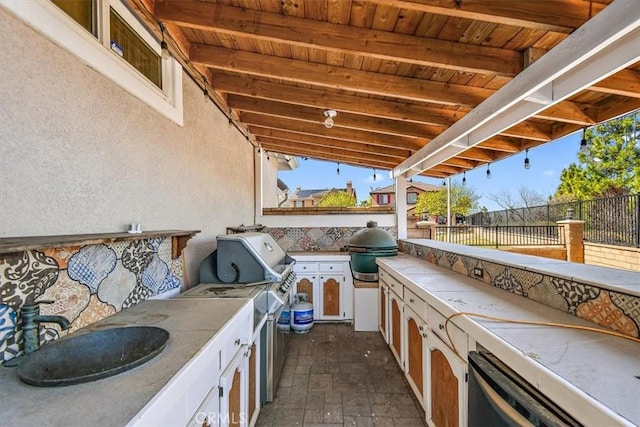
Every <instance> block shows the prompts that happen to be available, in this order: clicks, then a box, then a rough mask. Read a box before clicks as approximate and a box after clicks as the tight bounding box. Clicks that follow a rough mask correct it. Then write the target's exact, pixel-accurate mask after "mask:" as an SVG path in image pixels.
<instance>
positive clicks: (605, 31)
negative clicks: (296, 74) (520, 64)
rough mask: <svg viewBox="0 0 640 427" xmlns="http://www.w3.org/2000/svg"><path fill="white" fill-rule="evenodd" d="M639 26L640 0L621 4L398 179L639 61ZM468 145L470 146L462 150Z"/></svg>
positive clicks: (417, 157) (412, 161) (416, 158)
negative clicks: (639, 0)
mask: <svg viewBox="0 0 640 427" xmlns="http://www.w3.org/2000/svg"><path fill="white" fill-rule="evenodd" d="M639 28H640V7H638V1H637V0H616V1H615V2H613V3H612V4H610V5H609V6H607V7H606V8H605V9H604V10H603V11H602V12H600V13H599V14H598V15H596V16H595V17H594V18H593V19H591V20H589V21H588V22H586V23H585V24H584V25H583V26H582V27H580V28H578V29H577V30H576V31H575V32H574V33H573V34H571V35H570V36H569V37H567V38H566V39H565V40H564V41H562V42H561V43H560V44H558V45H557V46H556V47H555V48H554V49H552V50H551V51H549V52H548V53H547V54H546V55H544V56H542V57H541V58H540V59H539V60H538V61H536V62H535V63H533V64H532V65H531V66H530V67H528V68H526V69H525V70H523V71H522V72H521V73H520V74H518V75H517V76H516V77H515V78H514V79H513V80H511V81H510V82H509V83H507V84H506V85H505V86H504V87H502V88H501V89H499V90H498V91H496V92H495V93H494V94H493V95H492V96H491V97H489V98H487V99H486V100H484V101H483V102H482V103H481V104H480V105H478V106H477V107H476V108H474V109H473V110H472V111H471V112H469V113H468V114H467V115H466V116H464V117H463V118H462V119H460V120H459V121H457V122H456V123H454V124H453V125H452V126H451V127H450V128H448V129H447V130H445V131H444V132H443V133H442V134H440V135H439V136H438V137H436V138H435V139H433V140H432V141H431V142H430V143H429V144H427V145H426V146H425V147H423V148H421V149H420V150H419V151H418V152H416V153H415V154H413V155H412V156H411V157H409V158H408V159H407V160H405V161H404V162H402V163H400V164H399V165H398V166H397V167H396V168H395V169H394V170H393V174H394V176H399V175H403V174H404V175H405V176H407V177H408V176H412V175H415V174H416V173H419V172H421V171H424V170H426V169H428V168H430V167H432V166H435V165H436V164H438V163H440V162H442V161H444V160H446V159H448V158H451V157H454V156H456V155H457V154H459V153H460V152H462V151H464V150H465V149H466V148H469V147H472V146H475V145H477V144H479V143H481V142H482V141H484V140H486V139H488V138H490V137H492V136H494V135H496V134H498V133H500V132H502V131H503V130H505V129H508V128H509V127H511V126H513V125H514V124H516V123H519V122H521V121H523V120H526V119H528V118H530V117H531V116H534V115H536V114H537V113H539V112H541V111H543V110H545V109H546V108H548V107H550V106H551V105H554V104H557V103H559V102H561V101H563V100H564V99H566V98H568V97H570V96H572V95H573V94H575V93H577V92H579V91H581V90H583V89H585V88H588V87H589V86H592V85H593V84H595V83H597V82H598V81H600V80H602V79H604V78H606V77H608V76H610V75H611V74H613V73H615V72H616V71H619V70H620V69H622V68H624V67H626V66H628V65H630V64H633V63H634V62H637V61H638V60H640V43H638V42H637V40H639V39H640V30H639ZM549 95H550V97H551V99H550V100H549V101H548V102H547V103H545V104H541V103H540V102H541V101H546V99H545V98H548V97H549ZM527 99H529V101H527ZM532 101H533V102H532ZM465 142H466V143H467V144H466V145H467V147H464V146H462V147H461V145H463V144H464V143H465Z"/></svg>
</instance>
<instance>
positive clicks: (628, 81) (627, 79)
mask: <svg viewBox="0 0 640 427" xmlns="http://www.w3.org/2000/svg"><path fill="white" fill-rule="evenodd" d="M589 90H592V91H596V92H602V93H609V94H612V95H618V96H625V97H628V98H640V71H636V70H630V69H626V70H621V71H618V72H617V73H616V74H614V75H613V76H611V77H608V78H606V79H604V80H602V81H600V82H598V83H596V84H595V85H593V86H591V87H590V88H589Z"/></svg>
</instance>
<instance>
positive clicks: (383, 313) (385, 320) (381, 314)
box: [378, 280, 389, 344]
mask: <svg viewBox="0 0 640 427" xmlns="http://www.w3.org/2000/svg"><path fill="white" fill-rule="evenodd" d="M378 329H380V333H381V334H382V337H383V338H384V342H386V343H387V344H389V286H388V285H387V284H386V283H385V282H384V281H383V280H378Z"/></svg>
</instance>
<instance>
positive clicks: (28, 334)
mask: <svg viewBox="0 0 640 427" xmlns="http://www.w3.org/2000/svg"><path fill="white" fill-rule="evenodd" d="M40 304H53V301H38V302H34V303H33V304H25V305H23V306H22V309H21V311H22V339H23V341H24V354H25V355H27V354H30V353H33V352H34V351H36V350H38V349H39V348H40V323H42V322H51V323H57V324H58V325H60V328H61V329H62V330H63V331H66V330H67V329H69V328H70V327H71V322H69V320H68V319H67V318H66V317H64V316H51V315H43V314H40Z"/></svg>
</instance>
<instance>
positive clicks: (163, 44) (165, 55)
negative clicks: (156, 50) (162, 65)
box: [160, 22, 170, 60]
mask: <svg viewBox="0 0 640 427" xmlns="http://www.w3.org/2000/svg"><path fill="white" fill-rule="evenodd" d="M165 30H166V28H165V26H164V24H163V23H162V22H161V23H160V34H162V41H161V42H160V50H161V51H162V54H161V55H162V59H164V60H167V59H169V56H170V55H169V47H168V46H167V41H166V40H165V39H164V32H165Z"/></svg>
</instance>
